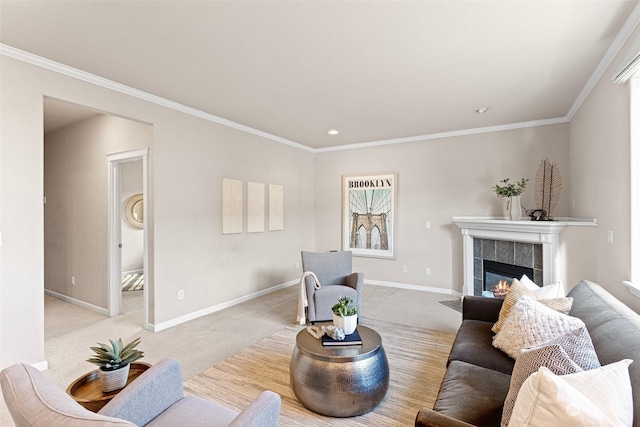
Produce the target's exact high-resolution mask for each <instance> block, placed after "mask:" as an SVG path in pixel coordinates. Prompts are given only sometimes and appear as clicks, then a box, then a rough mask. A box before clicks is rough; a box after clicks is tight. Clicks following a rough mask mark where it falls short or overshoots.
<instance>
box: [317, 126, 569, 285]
mask: <svg viewBox="0 0 640 427" xmlns="http://www.w3.org/2000/svg"><path fill="white" fill-rule="evenodd" d="M568 138H569V135H568V125H566V124H559V125H551V126H541V127H532V128H526V129H519V130H509V131H503V132H492V133H486V134H479V135H471V136H460V137H453V138H445V139H436V140H431V141H421V142H414V143H405V144H399V145H387V146H381V147H371V148H364V149H357V150H345V151H335V152H326V153H320V154H317V155H316V176H315V191H316V201H315V203H316V241H317V245H316V247H317V249H318V250H329V249H339V248H340V244H341V239H340V230H341V223H340V222H341V216H340V207H341V175H342V174H347V173H360V172H384V171H397V172H398V184H397V185H398V189H397V202H398V206H397V219H398V230H397V259H396V260H379V259H374V258H361V257H358V258H355V260H354V267H355V268H357V269H358V271H362V272H364V274H365V280H366V279H374V280H378V281H383V282H391V283H399V284H408V285H414V286H420V287H426V288H435V289H436V290H439V291H445V292H446V291H450V290H454V291H458V292H461V291H462V237H461V235H460V229H459V228H458V227H456V226H455V225H453V224H452V223H451V217H453V216H458V215H478V216H498V215H501V206H502V199H498V198H497V197H496V196H495V194H494V193H493V190H492V187H493V186H494V185H495V184H497V183H498V182H499V181H500V180H501V179H504V178H511V180H512V181H515V180H519V179H520V178H522V177H524V178H530V179H531V181H530V182H529V185H528V187H527V189H526V190H525V192H524V193H523V195H522V204H523V206H525V207H529V208H531V207H532V206H533V188H534V178H535V174H536V171H537V169H538V164H539V162H540V161H541V160H542V159H544V158H546V157H548V158H549V159H550V160H552V161H554V162H557V163H558V166H559V168H560V172H561V174H562V175H563V177H564V178H566V181H567V183H566V184H567V186H568V178H569V156H568ZM568 213H569V200H568V195H567V194H564V195H563V196H562V198H561V200H560V204H559V205H558V209H557V212H555V215H556V216H567V215H568ZM426 221H431V229H429V230H427V229H426V228H425V222H426ZM403 266H407V270H408V271H407V272H406V273H403V271H402V267H403ZM427 267H429V268H431V273H432V274H431V276H427V275H426V273H425V269H426V268H427Z"/></svg>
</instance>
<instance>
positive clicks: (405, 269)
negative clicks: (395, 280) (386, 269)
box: [402, 265, 407, 273]
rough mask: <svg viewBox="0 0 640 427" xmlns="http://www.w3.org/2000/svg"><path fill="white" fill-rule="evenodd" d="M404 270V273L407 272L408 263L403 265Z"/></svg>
mask: <svg viewBox="0 0 640 427" xmlns="http://www.w3.org/2000/svg"><path fill="white" fill-rule="evenodd" d="M402 272H403V273H406V272H407V266H406V265H403V266H402Z"/></svg>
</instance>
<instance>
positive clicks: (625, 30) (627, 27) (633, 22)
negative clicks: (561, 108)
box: [567, 3, 640, 121]
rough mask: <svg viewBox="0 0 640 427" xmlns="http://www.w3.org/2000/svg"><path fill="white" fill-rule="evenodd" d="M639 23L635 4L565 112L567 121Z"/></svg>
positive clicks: (639, 10) (639, 11)
mask: <svg viewBox="0 0 640 427" xmlns="http://www.w3.org/2000/svg"><path fill="white" fill-rule="evenodd" d="M639 23H640V3H638V4H636V6H635V7H634V8H633V10H632V11H631V13H630V14H629V16H628V17H627V20H626V21H625V22H624V24H623V25H622V28H620V31H619V32H618V34H617V35H616V37H615V38H614V39H613V41H612V42H611V45H610V46H609V49H607V52H606V53H605V54H604V56H603V57H602V59H601V60H600V62H599V63H598V66H597V67H596V69H595V70H594V71H593V73H592V74H591V77H589V80H587V83H586V84H585V85H584V87H583V88H582V91H580V93H579V94H578V97H577V98H576V99H575V101H573V105H572V106H571V108H569V111H568V112H567V121H571V119H573V116H574V115H575V114H576V113H577V112H578V110H579V109H580V107H582V104H583V103H584V101H586V99H587V97H588V96H589V94H590V93H591V91H592V90H593V88H594V87H595V86H596V84H597V83H598V81H600V78H601V77H602V76H603V75H604V73H605V72H606V71H607V69H608V68H609V66H610V65H611V63H612V62H613V60H614V59H615V57H616V56H617V55H618V53H620V50H621V49H622V47H623V46H624V44H625V43H626V42H627V40H628V39H629V37H630V36H631V34H632V33H633V32H634V30H635V29H636V27H637V26H638V24H639Z"/></svg>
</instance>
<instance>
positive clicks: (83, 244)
mask: <svg viewBox="0 0 640 427" xmlns="http://www.w3.org/2000/svg"><path fill="white" fill-rule="evenodd" d="M43 112H44V128H45V138H44V140H45V142H44V145H45V150H44V151H45V168H44V170H45V177H44V181H45V185H44V186H45V200H44V201H45V233H44V234H45V239H44V240H45V242H44V252H45V293H46V294H48V295H49V296H52V297H55V298H58V299H61V300H63V301H67V302H70V303H72V304H75V305H79V306H82V307H84V308H87V309H89V310H92V311H95V312H97V313H100V314H102V315H106V316H116V315H118V314H120V312H121V311H122V305H121V296H120V295H119V294H120V293H121V291H120V289H121V273H122V270H119V271H118V272H117V274H116V273H114V271H115V270H114V268H113V266H112V264H111V263H112V261H113V262H116V261H115V260H117V258H115V257H114V256H113V255H112V254H113V253H116V252H115V251H114V250H113V249H112V246H113V245H112V243H111V242H112V241H115V242H116V244H117V245H119V244H120V243H122V238H121V236H120V235H118V237H113V233H115V232H116V231H117V232H120V227H118V228H114V227H112V226H111V223H112V222H113V221H115V219H114V218H119V219H120V220H121V219H122V218H123V212H122V211H123V209H122V206H121V205H119V204H120V203H123V202H124V199H125V197H124V196H123V195H118V197H116V195H115V193H114V192H113V190H112V188H120V186H121V177H120V173H121V170H120V167H121V166H122V165H124V164H126V163H130V162H133V163H135V162H137V164H138V165H140V166H139V168H140V169H141V170H142V172H141V173H139V176H138V180H139V181H140V182H141V184H140V190H139V193H140V197H141V199H142V197H144V201H145V203H141V204H140V205H139V207H140V209H141V217H142V215H144V217H142V218H144V219H145V220H146V219H147V218H148V217H149V215H148V213H147V212H148V207H147V203H146V200H147V197H148V173H149V172H148V170H149V168H148V156H149V151H150V148H149V147H151V146H152V145H153V126H152V125H151V124H149V123H144V122H140V121H135V120H131V119H126V118H123V117H119V116H116V115H112V114H109V113H104V112H100V111H96V110H92V109H90V108H88V107H84V106H80V105H77V104H72V103H69V102H66V101H61V100H57V99H52V98H48V97H44V108H43ZM139 147H142V148H139ZM105 163H107V165H108V171H109V174H108V182H107V181H105V177H106V176H105V175H107V174H105ZM116 207H119V208H118V209H116ZM144 222H145V223H146V222H147V221H144ZM107 223H108V224H107ZM107 225H108V226H107ZM148 234H149V228H148V227H147V226H146V224H145V225H144V226H143V227H142V228H141V229H140V230H139V233H138V235H142V244H140V246H141V247H142V248H143V249H142V250H143V251H144V253H143V254H142V255H141V257H142V268H141V269H142V272H143V274H144V276H145V286H144V290H143V292H142V293H143V294H144V295H143V298H141V299H142V300H143V302H140V300H138V302H137V304H138V307H139V308H140V310H138V313H137V314H135V319H133V318H132V319H131V320H132V321H135V322H136V324H137V325H138V326H142V327H144V328H146V329H150V327H149V325H150V323H149V313H150V308H149V301H150V298H148V297H147V294H148V293H149V294H150V295H151V294H152V286H153V284H152V283H151V280H149V275H148V274H147V273H148V272H147V269H148V258H149V257H148V256H147V251H148V248H149V244H148V241H149V236H148ZM118 255H120V254H119V253H118ZM116 265H117V266H118V267H117V268H120V266H121V265H122V261H121V260H120V261H117V264H116ZM114 283H117V284H118V285H117V286H114ZM116 292H117V293H116ZM142 305H144V307H142ZM142 311H144V313H143V314H140V312H142ZM141 318H142V319H141Z"/></svg>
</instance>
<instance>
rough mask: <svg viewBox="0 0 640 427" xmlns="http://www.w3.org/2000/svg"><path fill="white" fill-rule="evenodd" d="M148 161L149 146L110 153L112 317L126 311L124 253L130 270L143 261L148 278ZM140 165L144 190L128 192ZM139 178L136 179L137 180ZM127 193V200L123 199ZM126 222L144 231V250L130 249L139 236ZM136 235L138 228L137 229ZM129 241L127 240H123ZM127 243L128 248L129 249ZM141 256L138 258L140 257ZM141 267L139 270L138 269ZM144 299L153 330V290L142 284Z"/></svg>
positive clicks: (145, 323) (147, 325)
mask: <svg viewBox="0 0 640 427" xmlns="http://www.w3.org/2000/svg"><path fill="white" fill-rule="evenodd" d="M148 160H149V149H148V148H147V147H145V148H140V149H135V150H127V151H122V152H119V153H113V154H109V155H107V163H108V169H109V189H108V198H109V200H108V224H109V231H108V240H109V262H108V264H109V270H108V282H109V297H108V298H109V316H112V317H113V316H117V315H119V314H120V313H121V312H122V306H123V305H122V292H123V290H122V283H123V282H122V278H123V254H124V255H126V257H125V258H124V260H125V264H124V265H125V266H126V269H130V268H131V266H132V265H135V263H137V262H139V263H140V265H141V267H142V268H141V270H142V271H141V272H142V277H143V278H144V280H145V281H147V274H146V273H147V265H148V247H149V244H148V241H149V239H148V220H147V218H149V215H148V211H149V206H148V205H149V204H148V203H147V200H148V187H149V184H148V178H147V176H148V175H147V174H148ZM138 167H140V169H141V170H140V171H139V172H140V176H141V178H142V182H141V192H140V193H137V192H135V193H134V194H131V195H128V193H130V192H131V188H135V187H131V186H132V182H131V180H130V179H129V178H130V175H132V174H134V175H135V172H136V169H137V168H138ZM134 180H135V179H134ZM123 196H126V197H127V199H126V200H123ZM123 224H128V226H131V227H133V228H139V229H140V230H141V231H142V236H141V237H142V239H141V242H140V243H141V246H142V247H141V249H142V251H141V253H137V251H135V250H134V251H133V252H131V251H129V249H132V248H133V246H135V244H136V242H135V239H134V238H135V236H134V235H132V234H131V233H128V231H131V230H128V229H126V230H125V232H124V233H123ZM134 234H135V230H134ZM123 242H125V243H123ZM125 245H127V248H126V250H125ZM138 256H140V259H139V260H137V257H138ZM137 270H139V269H137ZM142 295H143V297H142V299H143V306H144V317H143V327H144V328H145V329H151V325H150V323H149V310H148V305H149V296H148V295H149V292H148V286H147V285H146V284H145V285H143V286H142Z"/></svg>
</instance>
